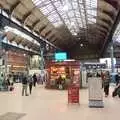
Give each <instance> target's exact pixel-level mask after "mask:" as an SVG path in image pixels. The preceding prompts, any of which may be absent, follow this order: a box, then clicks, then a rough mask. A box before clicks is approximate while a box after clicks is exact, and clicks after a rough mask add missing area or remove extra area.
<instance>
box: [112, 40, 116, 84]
mask: <svg viewBox="0 0 120 120" xmlns="http://www.w3.org/2000/svg"><path fill="white" fill-rule="evenodd" d="M111 73H112V82H115V75H114V73H115V66H114V47H113V42H112V43H111Z"/></svg>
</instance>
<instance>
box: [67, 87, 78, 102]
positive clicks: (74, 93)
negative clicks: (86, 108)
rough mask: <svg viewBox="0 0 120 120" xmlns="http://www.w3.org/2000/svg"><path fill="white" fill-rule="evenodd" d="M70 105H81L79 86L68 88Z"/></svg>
mask: <svg viewBox="0 0 120 120" xmlns="http://www.w3.org/2000/svg"><path fill="white" fill-rule="evenodd" d="M68 104H79V86H77V85H70V86H69V87H68Z"/></svg>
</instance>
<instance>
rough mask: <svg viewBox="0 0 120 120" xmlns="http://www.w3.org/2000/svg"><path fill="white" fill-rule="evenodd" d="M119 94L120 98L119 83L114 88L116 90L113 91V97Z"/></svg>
mask: <svg viewBox="0 0 120 120" xmlns="http://www.w3.org/2000/svg"><path fill="white" fill-rule="evenodd" d="M117 95H118V96H119V98H120V85H118V86H117V87H116V88H115V89H114V91H113V93H112V97H115V96H117Z"/></svg>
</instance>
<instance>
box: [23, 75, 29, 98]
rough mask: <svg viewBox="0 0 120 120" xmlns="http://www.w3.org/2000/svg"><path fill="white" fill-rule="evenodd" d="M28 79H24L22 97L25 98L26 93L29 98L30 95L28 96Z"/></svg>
mask: <svg viewBox="0 0 120 120" xmlns="http://www.w3.org/2000/svg"><path fill="white" fill-rule="evenodd" d="M27 83H28V82H27V77H26V76H24V77H23V78H22V96H24V93H25V96H28V94H27Z"/></svg>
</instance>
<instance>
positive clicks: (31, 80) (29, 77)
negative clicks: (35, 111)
mask: <svg viewBox="0 0 120 120" xmlns="http://www.w3.org/2000/svg"><path fill="white" fill-rule="evenodd" d="M28 82H29V92H30V94H31V93H32V86H33V78H32V76H28Z"/></svg>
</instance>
